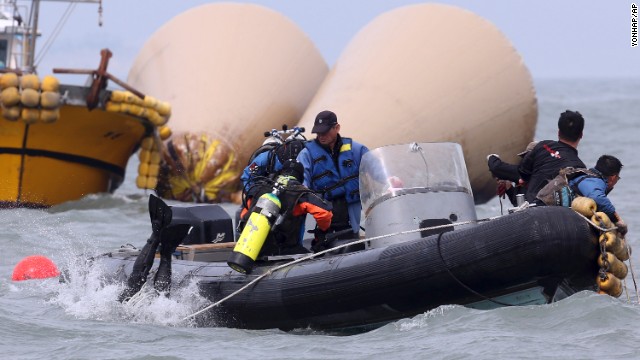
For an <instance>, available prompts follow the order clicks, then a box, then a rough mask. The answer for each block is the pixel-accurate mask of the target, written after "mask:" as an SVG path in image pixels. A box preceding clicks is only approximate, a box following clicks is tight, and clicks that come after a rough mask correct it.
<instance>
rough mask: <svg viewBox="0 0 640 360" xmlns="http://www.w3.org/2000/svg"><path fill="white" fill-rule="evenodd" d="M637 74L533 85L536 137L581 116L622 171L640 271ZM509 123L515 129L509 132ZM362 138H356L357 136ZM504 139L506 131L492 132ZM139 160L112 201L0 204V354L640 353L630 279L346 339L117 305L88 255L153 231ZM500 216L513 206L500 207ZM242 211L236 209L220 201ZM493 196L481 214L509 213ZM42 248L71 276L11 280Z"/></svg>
mask: <svg viewBox="0 0 640 360" xmlns="http://www.w3.org/2000/svg"><path fill="white" fill-rule="evenodd" d="M639 81H640V79H637V80H635V81H633V80H540V81H536V84H535V85H536V91H537V97H538V105H539V121H538V128H537V131H536V139H538V140H541V139H556V137H557V119H558V115H559V114H560V113H561V112H563V111H564V110H566V109H571V110H578V111H580V112H581V113H582V114H583V115H584V116H585V119H586V127H585V132H584V138H583V140H582V142H581V143H580V145H579V152H580V157H581V158H582V160H583V161H584V162H585V163H586V164H588V165H589V166H592V165H593V164H594V163H595V161H596V160H597V158H598V157H599V156H600V155H602V154H605V153H607V154H611V155H614V156H617V157H619V158H620V159H621V161H622V163H623V164H624V168H623V170H622V173H621V177H622V180H620V181H619V182H618V184H617V185H616V188H615V190H614V191H613V192H612V193H611V194H610V198H611V199H612V201H613V203H614V204H615V205H616V207H617V209H618V211H619V213H620V214H621V215H622V216H623V218H624V219H625V221H626V222H627V223H628V224H629V234H628V241H629V243H630V244H631V246H633V247H638V249H639V250H638V251H636V252H634V254H633V255H632V258H631V265H632V266H633V269H634V270H635V273H636V275H638V273H639V272H640V262H639V260H640V255H638V254H640V241H638V240H637V238H638V235H637V233H638V232H640V207H639V206H638V201H640V196H639V193H638V192H639V190H638V187H637V184H638V183H639V182H638V178H640V159H639V157H640V155H639V154H638V152H637V149H638V147H637V145H636V144H637V141H638V138H640V118H639V116H638V109H639V108H640V90H639V89H640V87H639V86H638V85H639ZM513 131H518V129H514V130H513ZM349 135H351V136H354V137H355V138H357V135H356V134H349ZM496 141H500V139H496ZM136 167H137V161H136V159H135V158H132V160H131V161H130V164H129V166H128V169H127V174H128V176H127V179H126V181H125V183H124V184H123V186H122V187H121V188H120V189H119V190H118V191H117V192H116V193H115V194H114V195H91V196H88V197H85V198H83V199H81V200H79V201H74V202H69V203H65V204H62V205H59V206H56V207H53V208H51V209H47V210H30V209H13V210H2V211H0V221H1V223H2V226H1V227H0V240H1V241H2V242H1V244H2V256H1V257H0V358H2V359H389V358H395V359H420V358H429V359H468V358H473V359H496V358H497V359H538V358H545V359H549V358H551V359H555V358H557V359H603V358H604V359H614V358H616V359H617V358H621V359H624V358H627V359H632V358H634V359H635V358H638V356H640V331H639V329H640V325H639V324H640V305H638V298H637V295H636V287H635V286H634V285H635V284H634V281H633V280H632V276H631V275H629V276H628V277H627V280H626V286H627V289H628V291H627V292H626V293H625V294H624V295H623V296H621V297H620V298H618V299H615V298H611V297H609V296H601V295H597V294H594V293H591V292H582V293H579V294H576V295H574V296H572V297H570V298H568V299H565V300H563V301H560V302H558V303H554V304H551V305H541V306H526V307H510V308H500V309H496V310H488V311H483V310H474V309H468V308H465V307H462V306H456V305H445V306H441V307H439V308H437V309H434V310H432V311H428V312H426V313H424V314H420V315H417V316H414V317H412V318H406V319H402V320H399V321H396V322H392V323H390V324H388V325H386V326H384V327H382V328H379V329H376V330H373V331H370V332H366V333H362V334H357V335H350V336H336V335H334V334H331V333H323V332H316V331H310V330H306V329H300V330H298V331H295V332H291V333H286V332H282V331H279V330H275V329H272V330H261V331H255V330H239V329H227V328H195V327H193V326H192V324H191V323H190V322H189V321H185V320H184V318H185V317H187V316H188V315H190V314H192V313H193V312H195V311H197V310H198V309H200V308H202V307H203V306H206V305H207V304H208V302H207V301H206V300H205V299H203V298H201V297H199V296H198V295H197V292H196V291H195V288H193V291H191V292H185V293H184V294H181V296H180V297H177V298H171V299H167V298H164V297H161V298H156V299H153V298H148V299H142V300H141V301H140V302H139V303H138V304H137V305H136V306H127V307H125V306H123V305H122V304H120V303H118V302H117V301H115V299H116V297H117V295H118V293H119V291H120V290H121V289H120V288H119V287H118V286H114V285H105V284H104V283H103V282H102V274H101V272H100V269H99V268H98V269H91V270H89V268H88V267H87V266H86V263H85V259H87V258H88V257H90V256H93V255H96V254H100V253H103V252H107V251H110V250H113V249H115V248H118V247H120V246H121V245H124V244H132V245H133V246H136V247H141V246H142V245H143V244H144V242H145V240H146V238H147V237H148V235H149V233H150V225H149V216H148V211H147V198H148V194H147V193H145V192H144V191H141V190H138V189H136V187H135V185H134V178H135V176H134V174H135V173H136ZM502 205H503V207H504V210H505V211H506V208H507V207H508V206H509V204H508V203H507V202H504V201H503V203H502ZM224 207H225V208H226V209H227V210H228V211H230V212H233V211H234V210H235V206H234V205H231V204H225V205H224ZM500 211H501V203H500V202H499V200H498V199H497V198H494V199H493V200H492V201H490V202H489V203H487V204H483V205H480V206H477V212H478V217H479V218H483V217H489V216H495V215H498V214H500ZM33 254H42V255H46V256H48V257H49V258H51V259H52V260H53V261H54V262H55V263H56V264H58V266H59V267H60V268H62V269H65V270H66V271H69V272H70V273H72V274H73V275H74V276H75V277H74V280H75V281H74V282H72V283H68V284H60V283H58V281H57V279H48V280H44V281H40V280H32V281H24V282H12V281H11V274H12V271H13V268H14V266H15V265H16V264H17V263H18V261H20V260H21V259H22V258H24V257H25V256H28V255H33Z"/></svg>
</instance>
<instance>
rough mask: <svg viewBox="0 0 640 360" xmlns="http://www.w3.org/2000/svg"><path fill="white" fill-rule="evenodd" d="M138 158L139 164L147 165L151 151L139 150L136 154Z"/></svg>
mask: <svg viewBox="0 0 640 360" xmlns="http://www.w3.org/2000/svg"><path fill="white" fill-rule="evenodd" d="M138 158H139V159H140V162H141V163H149V162H151V151H150V150H147V149H140V152H139V153H138Z"/></svg>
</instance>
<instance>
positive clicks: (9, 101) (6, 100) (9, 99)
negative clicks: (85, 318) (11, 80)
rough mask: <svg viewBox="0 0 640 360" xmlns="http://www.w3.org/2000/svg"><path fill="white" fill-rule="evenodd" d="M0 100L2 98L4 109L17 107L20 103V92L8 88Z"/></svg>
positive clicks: (13, 88)
mask: <svg viewBox="0 0 640 360" xmlns="http://www.w3.org/2000/svg"><path fill="white" fill-rule="evenodd" d="M5 76H6V75H5ZM0 98H2V106H3V107H5V108H7V107H11V106H16V105H18V104H19V103H20V92H19V91H18V88H17V87H13V86H12V87H8V88H6V89H4V90H2V93H0Z"/></svg>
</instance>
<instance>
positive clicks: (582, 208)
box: [571, 196, 598, 218]
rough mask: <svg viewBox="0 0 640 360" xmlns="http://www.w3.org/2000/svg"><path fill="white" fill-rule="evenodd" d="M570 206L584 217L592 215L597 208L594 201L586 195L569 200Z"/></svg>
mask: <svg viewBox="0 0 640 360" xmlns="http://www.w3.org/2000/svg"><path fill="white" fill-rule="evenodd" d="M571 208H572V209H573V210H574V211H576V212H578V214H580V215H582V216H584V217H588V218H590V217H592V216H593V214H595V213H596V210H597V209H598V205H596V201H595V200H593V199H592V198H588V197H586V196H578V197H576V198H575V199H573V201H572V202H571Z"/></svg>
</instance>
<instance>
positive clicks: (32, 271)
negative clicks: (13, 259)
mask: <svg viewBox="0 0 640 360" xmlns="http://www.w3.org/2000/svg"><path fill="white" fill-rule="evenodd" d="M58 275H60V271H58V267H57V266H56V264H54V263H53V261H51V260H49V258H47V257H46V256H42V255H31V256H27V257H26V258H24V259H22V260H20V262H19V263H18V264H17V265H16V267H15V268H14V269H13V275H12V276H11V280H13V281H23V280H30V279H46V278H50V277H56V276H58Z"/></svg>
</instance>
